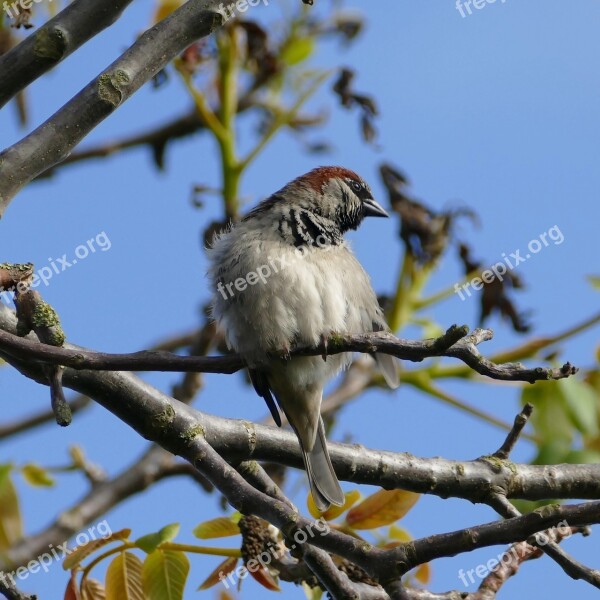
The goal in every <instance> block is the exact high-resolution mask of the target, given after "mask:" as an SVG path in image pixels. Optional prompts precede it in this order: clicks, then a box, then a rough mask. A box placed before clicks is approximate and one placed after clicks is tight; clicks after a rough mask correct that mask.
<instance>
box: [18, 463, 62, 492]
mask: <svg viewBox="0 0 600 600" xmlns="http://www.w3.org/2000/svg"><path fill="white" fill-rule="evenodd" d="M21 474H22V475H23V478H24V479H25V481H26V482H27V483H28V484H29V485H32V486H34V487H52V486H53V485H54V479H52V477H50V474H49V473H48V471H46V469H44V467H40V466H39V465H36V464H34V463H29V464H27V465H25V466H24V467H22V468H21Z"/></svg>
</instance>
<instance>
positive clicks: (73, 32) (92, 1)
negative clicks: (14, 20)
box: [0, 0, 132, 108]
mask: <svg viewBox="0 0 600 600" xmlns="http://www.w3.org/2000/svg"><path fill="white" fill-rule="evenodd" d="M131 1H132V0H113V1H112V2H106V0H75V2H72V3H71V4H69V5H68V6H67V7H66V8H65V9H64V10H62V11H61V12H60V13H59V14H58V15H56V17H54V18H53V19H51V20H50V21H48V22H47V23H46V24H45V25H43V26H42V27H40V28H39V29H37V30H36V31H35V32H34V33H33V34H31V35H30V36H28V37H27V38H26V39H24V40H23V41H22V42H21V43H20V44H19V45H18V46H15V47H14V48H12V49H11V50H9V51H8V52H7V53H6V54H3V55H2V56H0V108H2V107H3V106H4V105H5V104H6V103H7V102H8V101H9V100H10V99H11V98H12V97H13V96H14V95H15V94H17V93H18V92H20V91H21V90H23V89H25V88H26V87H27V86H28V85H29V84H30V83H31V82H32V81H35V80H36V79H37V78H38V77H40V76H41V75H43V74H44V73H46V72H47V71H49V70H50V69H52V68H53V67H55V66H56V65H57V64H58V63H59V62H61V61H62V60H64V59H65V58H66V57H67V56H69V54H72V53H73V52H75V50H77V49H78V48H79V47H80V46H82V45H83V44H85V43H86V42H87V41H88V40H90V39H92V38H93V37H94V36H95V35H97V34H98V33H100V32H101V31H102V30H104V29H106V28H107V27H109V26H110V25H112V24H113V23H114V22H115V21H116V20H117V19H118V18H119V17H120V16H121V14H122V12H123V10H124V9H125V8H126V7H127V5H128V4H131Z"/></svg>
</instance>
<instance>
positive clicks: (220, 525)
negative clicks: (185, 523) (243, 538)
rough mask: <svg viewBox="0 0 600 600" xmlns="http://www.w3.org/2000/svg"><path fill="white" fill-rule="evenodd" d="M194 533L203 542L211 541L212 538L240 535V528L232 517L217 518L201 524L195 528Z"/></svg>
mask: <svg viewBox="0 0 600 600" xmlns="http://www.w3.org/2000/svg"><path fill="white" fill-rule="evenodd" d="M238 520H239V519H238ZM193 533H194V535H195V536H196V537H197V538H200V539H201V540H209V539H211V538H220V537H228V536H230V535H238V534H239V533H240V528H239V526H238V524H237V522H236V521H234V520H233V519H232V518H231V517H217V518H216V519H211V520H210V521H204V523H200V525H197V526H196V527H195V528H194V531H193Z"/></svg>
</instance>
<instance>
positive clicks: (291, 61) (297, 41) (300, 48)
mask: <svg viewBox="0 0 600 600" xmlns="http://www.w3.org/2000/svg"><path fill="white" fill-rule="evenodd" d="M314 49H315V41H314V39H313V38H312V37H305V38H294V39H292V40H290V41H289V42H288V43H287V44H286V45H285V46H284V47H283V48H282V50H281V52H280V54H279V58H280V59H281V60H282V61H283V62H284V63H286V64H287V65H290V66H291V65H297V64H299V63H301V62H304V61H305V60H306V59H307V58H308V57H309V56H310V55H311V54H312V53H313V50H314Z"/></svg>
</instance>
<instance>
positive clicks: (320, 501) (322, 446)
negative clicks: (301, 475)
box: [302, 417, 345, 512]
mask: <svg viewBox="0 0 600 600" xmlns="http://www.w3.org/2000/svg"><path fill="white" fill-rule="evenodd" d="M302 456H303V458H304V465H305V467H306V473H307V475H308V482H309V484H310V491H311V493H312V497H313V500H314V501H315V505H316V506H317V508H318V509H319V510H320V511H321V512H325V511H326V510H327V509H328V508H329V507H330V506H331V505H332V504H335V505H336V506H342V505H343V504H344V501H345V498H344V492H343V491H342V488H341V487H340V483H339V481H338V479H337V477H336V475H335V471H334V470H333V465H332V464H331V458H329V452H328V451H327V441H326V439H325V428H324V427H323V419H321V418H320V417H319V427H318V432H317V436H316V439H315V443H314V446H313V448H312V450H311V451H310V452H306V451H305V450H304V447H302Z"/></svg>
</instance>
